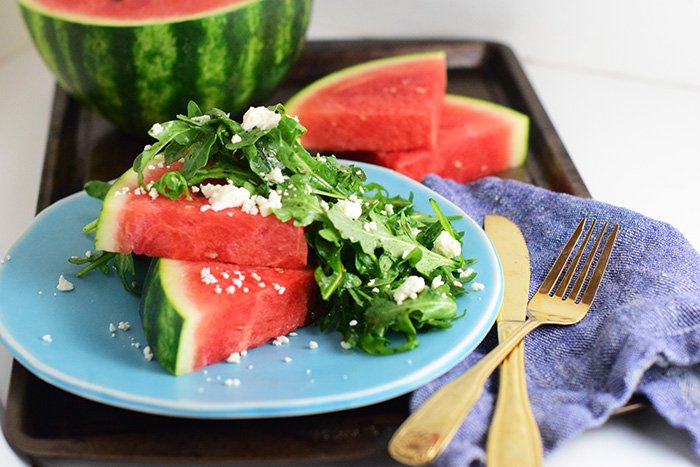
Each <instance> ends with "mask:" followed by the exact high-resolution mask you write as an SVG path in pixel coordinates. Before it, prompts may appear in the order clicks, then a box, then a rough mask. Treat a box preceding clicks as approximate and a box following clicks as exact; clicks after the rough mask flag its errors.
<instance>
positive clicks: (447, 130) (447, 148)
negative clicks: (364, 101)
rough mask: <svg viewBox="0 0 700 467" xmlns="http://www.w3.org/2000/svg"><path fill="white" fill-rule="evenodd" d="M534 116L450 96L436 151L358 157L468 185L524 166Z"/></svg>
mask: <svg viewBox="0 0 700 467" xmlns="http://www.w3.org/2000/svg"><path fill="white" fill-rule="evenodd" d="M529 122H530V120H529V118H528V117H527V116H526V115H524V114H522V113H520V112H517V111H515V110H512V109H510V108H508V107H504V106H502V105H498V104H494V103H492V102H487V101H484V100H480V99H474V98H470V97H465V96H456V95H451V94H448V95H446V96H445V99H444V102H443V106H442V113H441V117H440V129H439V130H438V144H437V146H436V147H435V148H434V149H418V150H413V151H377V152H374V153H366V154H362V155H356V156H355V157H357V158H361V159H364V160H365V161H367V162H370V163H373V164H376V165H381V166H384V167H388V168H391V169H393V170H396V171H397V172H399V173H402V174H404V175H406V176H408V177H411V178H413V179H414V180H418V181H420V180H422V179H423V177H424V176H426V175H427V174H429V173H434V174H437V175H440V176H442V177H445V178H450V179H453V180H455V181H458V182H460V183H467V182H470V181H473V180H476V179H478V178H481V177H484V176H487V175H491V174H494V173H496V172H499V171H502V170H505V169H508V168H511V167H517V166H519V165H521V164H522V163H523V162H524V160H525V157H526V156H527V148H528V134H529V126H530V123H529Z"/></svg>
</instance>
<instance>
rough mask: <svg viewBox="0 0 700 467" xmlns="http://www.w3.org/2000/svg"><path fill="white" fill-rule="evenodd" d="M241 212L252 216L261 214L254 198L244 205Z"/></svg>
mask: <svg viewBox="0 0 700 467" xmlns="http://www.w3.org/2000/svg"><path fill="white" fill-rule="evenodd" d="M241 211H243V212H245V213H246V214H250V215H251V216H254V215H256V214H257V213H258V212H260V211H259V210H258V206H257V203H256V202H255V199H254V198H250V199H249V200H247V201H246V202H245V203H243V206H241Z"/></svg>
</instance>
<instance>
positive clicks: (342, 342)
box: [340, 341, 352, 350]
mask: <svg viewBox="0 0 700 467" xmlns="http://www.w3.org/2000/svg"><path fill="white" fill-rule="evenodd" d="M340 346H341V347H342V348H343V349H345V350H350V349H352V345H350V344H348V343H347V342H345V341H340Z"/></svg>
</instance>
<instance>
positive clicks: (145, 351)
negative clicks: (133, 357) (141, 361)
mask: <svg viewBox="0 0 700 467" xmlns="http://www.w3.org/2000/svg"><path fill="white" fill-rule="evenodd" d="M143 358H145V359H146V360H148V361H151V360H153V352H152V351H151V346H150V345H147V346H146V347H144V348H143Z"/></svg>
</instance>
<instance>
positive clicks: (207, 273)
mask: <svg viewBox="0 0 700 467" xmlns="http://www.w3.org/2000/svg"><path fill="white" fill-rule="evenodd" d="M199 276H200V277H201V278H202V282H204V283H205V284H216V283H217V282H219V281H218V280H217V278H216V277H214V274H212V273H211V270H210V269H209V268H202V270H201V271H200V273H199Z"/></svg>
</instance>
